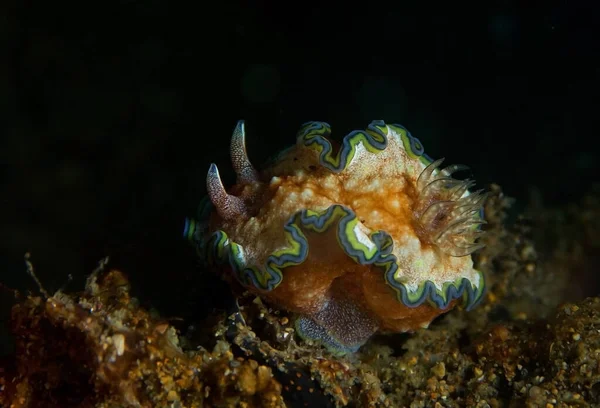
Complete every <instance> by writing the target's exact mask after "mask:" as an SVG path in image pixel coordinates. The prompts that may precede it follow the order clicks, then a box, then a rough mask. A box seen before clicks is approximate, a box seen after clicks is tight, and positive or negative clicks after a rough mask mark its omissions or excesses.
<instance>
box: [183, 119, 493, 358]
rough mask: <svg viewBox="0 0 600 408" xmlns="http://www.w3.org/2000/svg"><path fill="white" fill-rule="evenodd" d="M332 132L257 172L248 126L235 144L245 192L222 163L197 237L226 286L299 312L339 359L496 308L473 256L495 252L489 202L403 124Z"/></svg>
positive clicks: (304, 332) (319, 127) (191, 225)
mask: <svg viewBox="0 0 600 408" xmlns="http://www.w3.org/2000/svg"><path fill="white" fill-rule="evenodd" d="M330 133H331V129H330V126H329V125H328V124H327V123H324V122H309V123H306V124H304V125H303V126H302V128H301V130H300V131H299V133H298V137H297V141H296V145H295V146H292V147H290V148H288V149H287V150H284V151H283V152H282V153H280V154H279V155H278V156H277V157H276V158H275V159H273V160H271V162H270V164H269V165H268V166H267V167H266V169H264V170H262V171H260V172H259V171H257V170H256V169H255V168H254V166H253V165H252V164H251V162H250V160H249V159H248V156H247V154H246V147H245V130H244V122H243V121H240V122H238V124H237V126H236V127H235V129H234V132H233V137H232V139H231V159H232V163H233V168H234V170H235V173H236V174H237V182H236V184H235V185H234V186H233V187H231V189H229V190H226V189H225V187H224V186H223V183H222V182H221V179H220V177H219V171H218V170H217V166H216V165H215V164H211V166H210V168H209V170H208V176H207V183H206V187H207V191H208V197H207V198H206V199H205V200H204V203H203V204H202V205H201V206H200V209H199V214H198V217H197V218H196V219H188V220H186V225H185V228H184V235H185V236H186V237H187V238H188V239H190V240H192V241H193V242H194V243H195V244H196V246H197V250H198V253H199V254H200V256H201V257H202V259H204V260H205V261H206V262H207V264H208V265H211V266H212V267H214V268H216V269H217V270H219V271H220V272H221V273H222V274H223V276H224V277H225V278H226V280H229V281H230V282H239V284H241V285H242V286H243V287H244V288H246V289H247V290H249V291H250V292H252V293H255V294H257V295H259V296H260V297H262V298H263V299H265V300H266V301H267V302H268V303H269V304H270V305H272V306H274V307H276V308H282V309H285V310H288V311H290V312H293V313H295V314H296V315H297V316H298V318H297V320H296V324H295V325H296V330H297V332H298V334H299V335H300V336H301V337H302V338H304V339H311V340H316V341H319V342H321V343H322V344H324V345H325V346H326V347H328V348H329V349H330V350H332V351H334V352H336V353H338V354H343V353H347V352H353V351H356V350H358V348H359V347H360V346H361V345H363V344H364V343H365V342H366V340H367V339H368V338H369V337H370V336H371V335H372V334H374V333H375V332H377V331H382V332H407V331H414V330H417V329H419V328H426V327H428V325H429V324H430V322H431V321H432V320H433V319H434V318H435V317H437V316H439V315H440V314H442V313H445V312H447V311H448V310H450V309H451V308H453V307H454V306H456V305H457V304H459V303H460V304H462V305H463V306H464V307H465V308H466V309H467V310H468V309H470V308H472V307H473V306H474V305H475V304H476V303H477V302H478V301H479V300H480V299H481V298H482V296H483V293H484V277H483V275H482V273H481V272H479V271H477V270H476V269H474V267H473V261H472V259H471V254H472V253H473V252H474V251H476V250H477V249H479V248H481V247H482V246H483V244H481V243H478V242H477V239H478V238H479V236H480V235H481V234H482V233H483V231H482V230H481V228H480V226H481V224H484V223H485V221H484V219H483V211H482V208H483V202H484V201H485V198H486V194H485V193H483V192H482V191H481V190H480V191H476V192H470V191H469V189H470V188H471V187H472V186H473V185H474V182H473V181H472V180H470V179H466V180H458V179H455V178H453V177H452V174H453V173H455V172H457V171H460V170H464V169H465V166H461V165H450V166H447V167H441V164H442V161H443V159H440V160H433V159H431V158H430V157H429V156H428V155H426V154H425V153H424V149H423V145H422V144H421V142H420V141H419V140H418V139H417V138H415V137H413V136H412V135H411V134H410V133H409V132H408V131H407V130H406V129H405V128H404V127H402V126H400V125H391V124H385V123H384V122H383V121H373V122H372V123H371V124H370V125H369V126H368V128H367V129H366V130H364V131H362V130H357V131H353V132H351V133H350V134H348V135H347V136H346V137H344V139H343V141H342V142H341V145H338V146H335V145H334V142H333V141H332V140H331V139H330V137H329V136H330Z"/></svg>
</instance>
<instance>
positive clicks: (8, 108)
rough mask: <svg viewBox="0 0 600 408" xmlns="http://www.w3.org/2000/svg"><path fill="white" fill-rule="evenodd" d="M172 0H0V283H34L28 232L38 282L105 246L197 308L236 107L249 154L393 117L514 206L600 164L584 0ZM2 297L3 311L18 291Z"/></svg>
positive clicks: (595, 80) (148, 291)
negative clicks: (208, 188)
mask: <svg viewBox="0 0 600 408" xmlns="http://www.w3.org/2000/svg"><path fill="white" fill-rule="evenodd" d="M173 3H174V2H166V1H157V0H146V1H121V2H110V1H109V2H101V3H90V2H81V3H75V2H73V3H61V5H57V4H56V3H54V2H42V1H21V2H18V3H17V2H12V3H11V2H6V3H4V5H3V6H0V7H2V9H3V11H2V14H3V16H4V18H3V20H2V21H1V23H0V32H1V33H2V34H3V35H2V36H1V37H2V41H3V42H4V44H5V45H6V50H5V53H4V55H3V57H2V62H3V63H2V64H0V73H1V75H0V95H1V96H2V97H1V98H0V102H1V103H2V106H1V109H0V112H1V113H0V114H1V117H2V118H3V119H2V124H1V125H0V126H2V127H1V128H0V131H1V132H2V134H1V138H0V180H1V183H0V188H1V191H0V228H1V230H0V231H1V234H0V240H1V241H0V251H1V252H0V253H1V254H2V261H1V264H0V274H1V275H0V282H2V283H3V284H4V285H6V286H7V287H10V288H16V289H19V290H25V291H26V290H31V291H34V292H36V286H35V284H34V283H33V281H32V280H31V279H30V278H29V277H28V276H27V274H26V273H25V269H24V264H23V254H24V253H25V252H26V251H30V252H31V254H32V260H33V262H34V265H35V267H36V271H37V274H38V276H39V278H40V280H41V281H42V282H43V284H44V285H45V286H46V288H47V289H48V290H49V291H53V290H56V289H58V288H60V287H61V286H63V285H64V284H66V283H67V282H68V276H69V275H72V277H73V281H72V282H71V283H69V284H68V285H67V288H68V289H69V290H79V289H80V288H81V287H82V282H83V280H84V279H85V276H86V274H87V273H89V272H90V271H91V270H92V269H94V267H95V266H96V264H97V262H98V260H100V259H101V258H102V257H104V256H106V255H110V256H111V258H112V263H111V265H112V266H114V267H118V268H121V269H122V270H124V271H125V272H126V273H127V274H129V275H130V276H131V279H132V280H133V282H134V288H135V289H134V290H135V292H136V294H137V295H138V296H139V297H140V298H141V299H142V301H143V302H144V303H145V304H148V305H152V306H155V307H157V308H158V309H159V310H160V311H161V312H163V313H164V314H166V315H177V316H181V315H187V314H193V310H195V308H206V307H208V308H210V307H211V305H212V304H213V300H214V299H213V297H214V294H215V293H220V292H219V290H217V289H215V288H219V283H218V282H213V283H210V284H208V285H207V286H202V285H198V284H195V275H196V274H198V272H197V271H196V269H195V262H196V261H195V259H194V255H193V251H192V250H191V248H189V247H188V246H187V245H186V243H185V242H184V241H183V240H182V239H181V231H182V226H183V220H184V217H185V216H189V215H194V213H195V207H196V205H197V203H198V201H199V200H200V198H201V197H202V195H203V194H204V192H205V187H204V183H205V175H206V171H207V169H208V165H209V164H210V163H211V162H215V163H217V164H218V165H219V168H220V170H221V174H222V176H223V178H224V180H225V182H226V184H230V183H231V182H233V175H232V174H231V169H230V165H229V152H228V144H229V137H230V135H231V132H232V130H233V127H234V126H235V123H236V121H237V120H238V119H245V120H246V130H247V143H248V151H249V155H250V158H251V159H252V161H253V162H254V163H255V164H257V165H259V164H260V163H261V162H263V161H264V160H265V159H266V158H267V157H269V156H271V155H272V154H275V153H276V152H277V151H279V150H281V149H282V148H284V147H286V146H288V145H290V144H293V143H294V141H295V132H296V131H297V129H298V128H299V126H300V125H301V124H302V123H303V122H305V121H309V120H322V121H327V122H329V123H330V124H331V125H332V128H333V134H334V137H338V138H340V139H341V138H342V137H343V136H344V135H345V134H346V133H348V132H349V131H351V130H353V129H359V128H364V127H366V125H367V124H368V123H369V122H370V121H371V120H373V119H384V120H385V121H386V122H397V123H401V124H403V125H404V126H406V127H407V128H408V129H409V130H410V131H411V132H412V134H413V135H414V136H416V137H418V138H419V139H420V140H421V141H422V142H423V144H424V145H425V148H426V152H427V153H428V154H429V155H430V156H432V157H434V158H439V157H446V159H447V163H464V164H467V165H468V166H470V167H471V169H472V173H473V175H474V177H475V178H476V179H477V180H478V186H480V187H485V186H486V185H487V184H489V183H491V182H496V183H498V184H500V185H502V187H503V188H504V191H505V192H506V193H507V194H508V195H510V196H513V197H516V198H517V204H516V207H515V208H516V211H519V210H520V209H522V208H523V207H524V206H525V205H526V204H527V202H528V201H529V199H530V196H531V195H532V192H534V191H535V192H536V193H535V196H536V197H537V198H538V199H539V198H541V199H542V201H543V202H544V203H545V205H549V206H552V205H560V204H564V203H568V202H576V201H577V200H578V199H579V198H580V197H581V196H582V195H583V194H584V193H585V192H586V191H587V190H588V189H589V188H590V186H591V184H592V182H594V181H597V180H598V177H597V175H598V173H599V164H598V159H599V157H598V126H597V125H598V120H597V117H598V116H597V115H598V108H599V103H598V98H599V91H600V86H599V84H600V82H599V79H600V63H599V62H598V60H597V59H598V57H599V56H600V55H599V54H600V53H599V49H598V47H599V45H598V44H599V38H600V37H599V36H598V30H597V27H598V24H599V22H600V21H599V20H600V19H599V18H598V11H599V10H598V7H597V6H593V2H580V1H569V2H567V1H560V2H559V1H550V2H543V3H542V2H539V3H537V4H536V3H534V2H517V1H490V2H480V4H479V5H472V6H471V7H465V8H464V9H463V10H459V9H457V8H456V4H455V2H444V3H443V4H446V5H444V6H440V5H436V4H434V3H425V2H390V3H381V4H376V3H373V2H361V3H356V5H351V3H345V6H344V7H333V6H331V7H327V6H321V5H317V3H290V2H267V1H263V2H224V3H218V2H213V3H206V4H204V3H194V4H192V3H188V2H182V3H179V4H173ZM406 3H408V5H407V4H406ZM411 4H412V5H411ZM416 4H421V5H419V6H416ZM207 288H208V289H207ZM221 289H222V288H221ZM0 299H1V301H2V302H1V303H2V304H3V306H4V308H3V309H2V310H3V312H2V316H1V318H2V319H3V320H4V322H0V323H2V325H4V324H5V320H6V318H7V316H8V308H7V306H8V305H9V304H10V303H11V301H12V294H11V292H10V291H8V290H3V291H2V292H0ZM215 304H216V303H215ZM5 349H10V348H9V346H6V347H5Z"/></svg>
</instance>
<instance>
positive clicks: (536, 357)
mask: <svg viewBox="0 0 600 408" xmlns="http://www.w3.org/2000/svg"><path fill="white" fill-rule="evenodd" d="M491 191H492V194H491V196H490V199H489V200H488V203H487V204H486V220H487V222H488V224H487V234H486V236H485V243H486V244H487V246H486V248H485V249H483V250H482V251H481V253H478V254H477V255H476V256H475V257H474V260H475V263H476V265H477V267H478V268H480V269H481V270H482V271H483V273H485V274H486V278H487V279H488V282H489V284H488V293H487V295H486V298H485V300H484V302H483V303H482V304H481V305H480V307H479V308H478V309H477V310H476V312H469V313H466V312H465V310H464V309H462V308H457V309H455V310H453V311H452V312H450V313H448V314H446V315H444V316H443V317H442V318H440V319H438V320H436V321H434V322H433V324H432V325H431V326H430V328H429V329H427V330H419V331H417V332H416V333H414V334H412V335H407V334H393V335H385V334H381V335H377V336H375V337H374V338H372V339H371V340H370V341H369V342H367V344H366V345H365V346H364V347H363V348H362V349H361V350H360V351H359V352H357V353H353V354H348V355H345V356H343V357H336V356H334V355H332V354H331V353H330V352H329V351H328V350H327V349H325V348H323V347H321V346H319V345H318V344H311V342H310V341H301V340H300V339H299V338H298V337H297V336H296V333H295V329H294V327H293V324H292V323H291V322H292V321H293V317H294V316H292V315H290V314H288V313H287V312H283V311H280V310H274V309H272V308H271V307H269V305H268V304H267V303H265V302H263V301H262V300H261V299H260V298H258V297H256V296H255V295H253V294H250V293H245V294H243V295H241V296H239V297H238V299H237V303H236V306H235V308H234V309H233V310H231V311H229V313H221V314H219V315H217V316H215V319H214V321H215V322H216V323H215V324H214V325H204V326H203V327H202V328H201V329H200V330H202V331H204V332H205V334H209V335H210V336H211V337H212V338H213V339H214V341H213V342H211V344H210V345H209V344H206V343H203V342H202V341H200V342H197V341H196V343H194V340H193V339H191V338H190V337H189V336H188V335H187V334H186V333H178V332H177V330H176V329H175V328H174V327H173V326H172V325H171V324H170V322H169V321H168V320H163V319H161V318H158V317H154V315H152V314H150V313H149V312H148V311H146V310H145V309H144V308H142V307H140V306H139V305H138V302H137V301H136V300H135V299H134V298H132V297H131V295H130V292H129V289H130V288H129V282H128V281H127V279H126V278H125V275H124V274H123V273H121V272H119V271H117V270H111V269H107V270H101V269H99V270H97V271H95V272H94V273H93V274H92V275H91V276H90V277H89V279H88V282H87V285H86V288H85V291H84V292H83V293H79V294H67V293H63V292H57V293H55V294H54V295H52V296H46V295H43V296H29V297H27V298H26V299H22V300H21V301H19V302H18V303H17V304H16V305H15V306H14V308H13V311H12V327H11V329H12V332H13V333H14V336H15V339H16V345H17V352H16V354H15V356H14V359H8V360H5V361H0V406H3V407H94V408H96V407H98V408H100V407H102V408H108V407H181V408H183V407H238V406H239V407H284V406H287V407H305V406H308V407H410V408H419V407H557V408H559V407H560V408H567V407H598V406H600V388H599V387H600V298H599V297H588V298H586V299H584V300H581V298H582V297H579V298H573V297H571V295H572V294H573V293H580V292H577V290H576V288H577V287H579V286H580V282H582V281H584V282H587V283H589V284H590V287H592V286H593V285H591V283H593V277H590V276H589V272H590V271H594V270H596V269H595V267H594V265H597V264H596V262H597V255H596V253H597V249H598V241H597V240H596V239H595V238H597V231H599V230H600V225H598V223H599V222H600V204H599V203H600V200H598V197H600V194H598V192H592V194H590V195H589V196H588V197H586V198H585V200H584V201H583V202H582V203H581V204H580V205H578V206H576V207H570V208H568V209H567V210H563V211H557V210H547V209H544V208H541V209H537V210H536V211H534V212H529V213H526V214H528V217H527V218H524V217H521V218H519V219H518V220H517V221H516V222H515V223H514V224H513V225H511V226H508V227H507V226H506V224H507V222H506V221H507V220H506V218H507V216H506V214H507V212H506V211H507V208H508V207H509V206H510V200H509V199H507V198H506V197H504V196H503V194H502V191H501V190H500V189H499V188H498V187H497V186H492V188H491ZM574 277H576V279H574ZM215 279H217V278H216V277H215ZM204 338H206V336H205V337H204Z"/></svg>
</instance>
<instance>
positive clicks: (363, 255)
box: [184, 202, 485, 310]
mask: <svg viewBox="0 0 600 408" xmlns="http://www.w3.org/2000/svg"><path fill="white" fill-rule="evenodd" d="M206 204H207V205H208V206H210V205H211V204H210V202H208V203H206ZM207 211H208V210H207V209H206V208H203V209H201V210H200V212H201V213H204V214H205V213H206V212H207ZM358 223H359V220H358V218H357V217H356V214H355V213H354V211H352V210H351V209H350V208H348V207H346V206H343V205H339V204H334V205H332V206H330V207H329V208H327V209H326V210H324V211H312V210H307V209H305V210H301V211H298V212H297V213H295V214H294V215H292V216H291V217H290V219H289V220H288V221H287V222H286V223H285V225H284V227H283V228H284V231H285V236H286V240H287V246H286V247H284V248H281V249H279V250H277V251H275V252H273V253H272V254H271V255H270V256H269V257H268V258H267V261H266V262H265V264H264V265H261V266H257V265H251V266H249V265H246V260H245V256H244V248H243V247H242V246H241V245H240V244H238V243H236V242H233V241H231V240H230V239H229V237H228V235H227V234H226V233H225V232H224V231H222V230H218V231H215V232H214V233H212V234H211V235H210V236H209V237H208V239H206V241H204V239H203V238H202V235H203V230H204V227H203V223H202V222H197V221H195V220H189V219H188V220H186V225H185V228H184V236H185V237H187V238H188V239H190V240H192V241H193V242H194V243H195V244H196V246H197V249H198V252H199V255H200V256H201V258H202V259H204V260H205V261H206V262H207V263H208V264H209V265H223V264H227V265H229V266H230V267H231V269H232V271H233V273H234V274H235V276H236V278H237V279H238V280H239V281H240V283H241V284H242V285H245V286H254V287H255V288H256V289H258V290H262V291H271V290H273V289H275V288H276V287H277V286H279V285H280V284H281V282H282V281H283V279H284V275H283V270H284V269H285V268H287V267H290V266H296V265H300V264H302V263H303V262H304V261H306V259H307V257H308V252H309V244H308V240H307V239H306V236H305V235H304V231H312V232H316V233H323V232H325V231H327V230H328V229H329V228H336V236H337V241H338V243H339V245H340V247H341V248H342V249H343V251H344V252H345V253H346V254H347V255H348V256H349V257H350V258H352V259H353V260H354V261H355V262H357V263H359V264H361V265H374V266H376V267H378V268H380V269H381V271H382V273H383V276H384V279H385V281H386V283H387V284H388V285H390V287H391V288H392V289H394V291H395V292H396V297H397V299H398V301H399V302H401V303H402V304H404V305H405V306H407V307H417V306H420V305H422V304H423V303H424V302H426V301H427V302H429V303H430V304H432V305H434V306H436V307H438V308H440V309H445V308H447V307H448V306H449V305H450V303H451V302H452V301H454V300H457V299H460V298H462V300H463V302H464V304H465V307H466V309H467V310H470V309H472V308H473V307H474V306H475V305H476V304H477V303H478V302H479V300H481V298H482V296H483V293H484V290H485V284H484V277H483V274H482V273H481V272H479V271H476V272H477V273H478V274H479V286H475V283H473V282H471V281H470V280H469V279H467V278H465V277H463V278H459V279H457V280H456V281H453V282H445V283H444V284H443V287H442V288H441V289H439V288H438V287H437V286H436V285H435V283H434V282H433V281H431V280H426V281H423V282H421V283H420V284H419V285H418V288H417V290H416V291H410V290H409V289H408V288H407V286H406V285H404V284H403V283H402V282H400V281H399V280H397V279H396V278H395V274H396V272H397V270H398V260H397V258H396V256H395V255H394V254H392V249H393V240H392V238H391V236H390V235H389V234H388V233H387V232H385V231H375V232H372V233H370V234H369V236H368V238H369V240H368V241H370V243H371V244H372V245H365V243H363V242H365V240H364V237H363V239H362V240H361V239H359V237H358V236H357V228H356V226H357V224H358Z"/></svg>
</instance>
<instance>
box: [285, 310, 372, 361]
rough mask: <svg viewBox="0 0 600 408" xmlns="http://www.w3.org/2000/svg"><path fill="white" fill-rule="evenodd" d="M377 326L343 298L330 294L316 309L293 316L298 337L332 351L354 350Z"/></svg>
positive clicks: (352, 351)
mask: <svg viewBox="0 0 600 408" xmlns="http://www.w3.org/2000/svg"><path fill="white" fill-rule="evenodd" d="M377 328H378V327H377V323H376V322H375V320H374V319H373V318H372V317H371V316H369V315H368V314H367V313H365V312H364V311H363V310H361V309H360V308H359V307H357V305H356V304H354V303H353V302H352V301H348V300H345V299H334V298H330V299H329V300H328V301H327V302H325V304H324V305H323V307H322V308H321V309H320V310H319V311H318V312H317V313H315V314H313V315H310V316H300V317H298V319H297V320H296V332H297V333H298V334H299V335H300V337H302V338H303V339H304V340H312V341H315V342H319V343H321V344H323V345H324V346H325V347H326V348H327V349H328V350H329V351H331V352H332V353H334V354H336V355H343V354H346V353H354V352H356V351H357V350H358V349H359V348H360V346H362V345H363V344H365V342H366V341H367V340H368V339H369V337H371V336H372V335H373V334H374V333H375V332H376V331H377Z"/></svg>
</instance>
